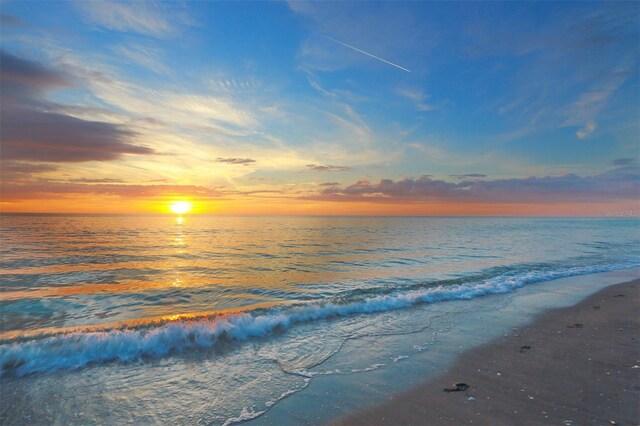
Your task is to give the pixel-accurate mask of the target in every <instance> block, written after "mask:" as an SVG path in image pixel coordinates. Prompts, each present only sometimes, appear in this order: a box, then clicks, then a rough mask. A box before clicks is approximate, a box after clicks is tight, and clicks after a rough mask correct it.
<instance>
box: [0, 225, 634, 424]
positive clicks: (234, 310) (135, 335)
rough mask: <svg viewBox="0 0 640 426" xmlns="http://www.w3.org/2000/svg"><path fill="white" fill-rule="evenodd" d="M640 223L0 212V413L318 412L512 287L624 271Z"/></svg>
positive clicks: (425, 348) (151, 419) (121, 417)
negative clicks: (22, 213)
mask: <svg viewBox="0 0 640 426" xmlns="http://www.w3.org/2000/svg"><path fill="white" fill-rule="evenodd" d="M639 225H640V223H639V222H638V220H637V219H539V218H387V217H385V218H380V217H219V216H187V217H183V218H177V217H173V216H58V215H55V216H51V215H3V216H1V217H0V226H1V229H0V232H1V242H2V244H1V247H0V250H1V251H0V253H1V256H2V257H1V265H2V268H1V269H2V272H1V275H0V279H1V288H2V293H0V316H1V322H0V328H1V334H0V386H1V388H0V393H1V394H2V398H0V409H1V411H0V415H1V420H2V423H3V424H33V423H38V424H52V423H57V424H67V423H82V424H98V423H111V424H119V423H125V422H132V423H135V424H153V423H166V422H170V423H183V424H233V423H238V422H243V421H249V420H253V421H254V422H258V423H271V424H282V423H283V422H286V421H290V422H291V424H299V423H306V424H314V423H319V422H324V421H327V420H329V419H330V418H331V417H332V416H335V415H339V414H341V413H343V412H345V411H348V410H350V409H355V408H358V407H361V406H363V405H366V404H367V403H372V402H376V399H379V400H382V399H383V398H384V395H385V394H386V393H387V392H389V391H397V390H400V389H401V388H402V387H404V386H409V385H411V384H413V382H415V381H417V380H419V379H420V378H422V377H423V376H424V375H425V374H426V373H428V372H429V371H431V372H433V373H437V371H438V369H440V368H442V366H443V365H445V364H446V363H447V362H449V361H450V360H451V359H452V356H453V355H455V354H456V353H458V352H460V351H461V350H463V349H465V348H467V347H469V346H470V345H472V344H478V343H481V342H482V341H483V339H485V340H486V339H487V338H490V337H491V336H492V333H494V334H495V332H496V330H497V329H498V328H499V327H498V326H497V325H496V324H502V325H503V326H504V325H505V319H506V318H510V319H509V321H520V322H522V321H525V320H526V319H527V317H529V316H531V315H533V314H534V313H535V309H533V308H532V309H530V310H529V311H527V310H526V309H525V310H523V309H522V308H519V310H514V308H513V306H518V303H522V301H523V300H531V299H532V298H533V299H535V298H536V297H538V298H542V299H544V300H551V299H553V298H556V299H557V298H561V297H560V296H561V294H562V291H565V293H567V294H569V295H571V294H575V295H579V294H581V293H583V292H586V289H582V287H581V285H580V284H579V283H575V282H574V284H570V283H569V282H567V283H566V284H562V283H563V281H562V280H561V281H557V283H559V284H558V285H556V286H555V287H553V290H550V287H549V286H545V285H541V284H537V283H542V282H546V281H549V280H554V279H560V278H563V277H573V276H582V275H586V274H593V273H598V272H606V271H625V270H626V271H633V272H632V273H631V276H633V275H634V274H635V275H637V273H638V272H637V271H638V269H637V268H636V267H637V266H639V265H640V226H639ZM632 268H633V269H632ZM614 274H615V273H614ZM536 284H537V285H536ZM554 292H556V293H554ZM527 298H528V299H527ZM545 298H546V299H545ZM519 301H520V302H519ZM545 303H546V302H545ZM533 305H535V306H538V305H536V304H535V303H534V304H533ZM533 305H532V306H533ZM547 305H549V304H548V303H546V305H545V304H544V303H543V304H540V306H541V308H540V309H542V308H544V306H547ZM527 306H529V305H527ZM525 311H526V315H525V314H523V312H525ZM509 312H511V317H510V316H509V315H510V314H509ZM514 312H517V313H518V315H519V316H518V315H516V316H513V315H514ZM474 319H477V320H474ZM492 321H493V323H492ZM488 324H493V325H488ZM507 325H508V322H507ZM503 328H504V327H503ZM412 373H413V374H412ZM400 377H401V378H402V379H400ZM394 378H398V379H396V380H394ZM389 382H393V384H392V385H390V384H389ZM349 395H352V396H349ZM365 396H366V397H365ZM312 407H316V410H315V411H314V410H313V409H311V408H312ZM317 407H322V409H317ZM311 412H314V413H315V414H314V416H315V417H313V416H310V415H309V414H310V413H311Z"/></svg>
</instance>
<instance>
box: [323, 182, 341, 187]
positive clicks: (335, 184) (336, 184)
mask: <svg viewBox="0 0 640 426" xmlns="http://www.w3.org/2000/svg"><path fill="white" fill-rule="evenodd" d="M338 185H340V184H339V183H338V182H323V183H321V184H320V186H338Z"/></svg>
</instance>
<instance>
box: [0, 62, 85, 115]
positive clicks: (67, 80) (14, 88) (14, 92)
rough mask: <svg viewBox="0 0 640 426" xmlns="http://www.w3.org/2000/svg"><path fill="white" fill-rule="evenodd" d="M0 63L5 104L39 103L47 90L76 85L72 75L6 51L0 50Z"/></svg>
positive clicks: (0, 81) (0, 86)
mask: <svg viewBox="0 0 640 426" xmlns="http://www.w3.org/2000/svg"><path fill="white" fill-rule="evenodd" d="M0 63H2V67H1V68H0V88H1V89H2V98H3V103H4V104H6V102H7V101H10V102H12V103H13V102H15V103H19V104H24V103H30V104H32V103H37V101H38V98H40V97H41V96H43V94H44V92H45V91H47V90H51V89H55V88H63V87H73V86H74V85H75V84H74V80H73V77H72V76H71V75H69V74H66V73H64V72H61V71H58V70H55V69H53V68H50V67H47V66H44V65H42V64H40V63H39V62H35V61H31V60H28V59H23V58H20V57H18V56H15V55H13V54H11V53H9V52H7V51H5V50H0Z"/></svg>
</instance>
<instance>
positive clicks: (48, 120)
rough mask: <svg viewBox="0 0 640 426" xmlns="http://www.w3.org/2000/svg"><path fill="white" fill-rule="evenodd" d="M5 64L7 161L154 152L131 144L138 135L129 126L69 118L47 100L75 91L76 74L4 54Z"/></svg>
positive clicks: (0, 77) (2, 116)
mask: <svg viewBox="0 0 640 426" xmlns="http://www.w3.org/2000/svg"><path fill="white" fill-rule="evenodd" d="M0 60H1V61H2V71H1V73H0V86H1V87H0V89H1V91H2V107H1V110H0V120H1V121H2V159H3V161H5V160H24V161H37V162H81V161H109V160H115V159H117V158H119V157H121V156H122V155H123V154H153V153H154V151H153V150H152V149H150V148H147V147H144V146H139V145H136V144H134V143H132V142H131V139H132V138H133V137H134V136H135V133H134V132H132V131H131V130H129V129H128V128H126V127H124V126H121V125H117V124H112V123H106V122H99V121H88V120H83V119H79V118H76V117H74V116H72V115H68V114H66V112H67V111H68V110H69V106H66V105H60V104H56V103H53V102H50V101H48V100H47V98H46V95H47V92H48V91H50V90H54V89H60V88H68V87H75V86H76V81H77V79H76V78H75V77H74V76H73V75H71V74H69V73H67V72H64V71H60V70H56V69H54V68H51V67H48V66H45V65H43V64H40V63H38V62H35V61H31V60H28V59H24V58H20V57H18V56H16V55H13V54H11V53H9V52H6V51H4V50H2V51H0ZM76 109H77V107H76Z"/></svg>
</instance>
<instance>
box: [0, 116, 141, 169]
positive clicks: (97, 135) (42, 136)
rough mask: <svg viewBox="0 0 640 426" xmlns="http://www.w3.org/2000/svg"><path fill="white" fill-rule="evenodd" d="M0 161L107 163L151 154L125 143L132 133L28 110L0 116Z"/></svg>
mask: <svg viewBox="0 0 640 426" xmlns="http://www.w3.org/2000/svg"><path fill="white" fill-rule="evenodd" d="M1 117H2V118H1V119H2V123H3V126H2V127H3V128H2V157H3V159H6V160H27V161H43V162H81V161H109V160H115V159H117V158H119V157H120V156H121V155H122V154H152V153H153V150H152V149H150V148H146V147H143V146H138V145H133V144H131V143H128V142H127V140H128V139H129V138H130V137H132V136H133V135H134V133H133V132H131V131H129V130H127V129H125V128H123V127H121V126H117V125H115V124H111V123H102V122H97V121H86V120H81V119H79V118H75V117H71V116H68V115H64V114H56V113H46V112H39V111H33V110H29V109H12V110H5V109H3V110H2V112H1Z"/></svg>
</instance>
